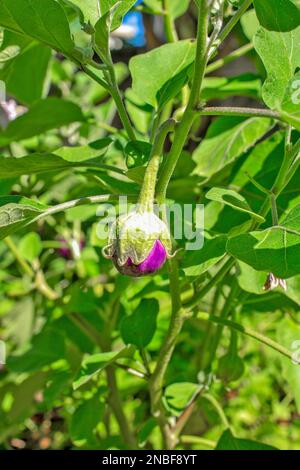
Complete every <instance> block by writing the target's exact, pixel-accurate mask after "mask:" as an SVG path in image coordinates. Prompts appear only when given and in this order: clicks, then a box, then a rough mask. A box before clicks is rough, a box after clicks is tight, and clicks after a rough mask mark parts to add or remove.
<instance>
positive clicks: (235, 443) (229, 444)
mask: <svg viewBox="0 0 300 470" xmlns="http://www.w3.org/2000/svg"><path fill="white" fill-rule="evenodd" d="M215 450H276V448H275V447H272V446H269V445H267V444H263V443H261V442H256V441H250V440H249V439H238V438H237V437H234V435H233V434H232V432H231V431H230V430H229V429H227V430H226V431H224V433H223V434H222V436H221V437H220V440H219V442H218V444H217V447H216V449H215Z"/></svg>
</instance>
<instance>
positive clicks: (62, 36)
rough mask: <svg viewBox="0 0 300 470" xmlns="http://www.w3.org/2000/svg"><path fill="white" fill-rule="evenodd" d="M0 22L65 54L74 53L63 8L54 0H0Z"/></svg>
mask: <svg viewBox="0 0 300 470" xmlns="http://www.w3.org/2000/svg"><path fill="white" fill-rule="evenodd" d="M0 25H1V26H3V27H4V28H7V29H9V30H11V31H14V32H15V33H19V34H25V35H26V36H29V37H32V38H34V39H37V40H38V41H40V42H43V43H44V44H47V45H48V46H50V47H52V48H53V49H56V50H58V51H62V52H63V53H65V54H66V55H72V54H73V53H74V48H75V46H74V43H73V40H72V37H71V32H70V28H69V23H68V20H67V17H66V14H65V11H64V9H63V7H62V6H61V5H60V4H59V3H58V2H56V1H55V0H43V1H42V2H41V0H0Z"/></svg>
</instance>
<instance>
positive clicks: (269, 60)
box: [254, 26, 300, 110]
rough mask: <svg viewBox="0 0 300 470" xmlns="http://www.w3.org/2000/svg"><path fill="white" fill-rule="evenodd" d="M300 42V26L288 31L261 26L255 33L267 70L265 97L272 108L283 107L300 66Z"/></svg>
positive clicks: (256, 47)
mask: <svg viewBox="0 0 300 470" xmlns="http://www.w3.org/2000/svg"><path fill="white" fill-rule="evenodd" d="M299 42H300V26H299V27H298V28H297V29H294V30H293V31H290V32H286V33H278V32H271V31H267V30H266V29H263V28H260V29H259V30H258V32H257V33H256V35H255V38H254V46H255V49H256V51H257V53H258V54H259V55H260V57H261V59H262V61H263V63H264V66H265V68H266V71H267V79H266V81H265V83H264V86H263V99H264V101H265V103H266V104H267V106H269V107H270V108H271V109H278V110H280V109H281V104H282V102H283V100H284V98H285V95H286V90H287V89H288V85H289V83H290V81H291V80H292V78H293V77H294V75H295V72H296V69H297V67H299V64H300V48H299ZM274 57H276V60H274Z"/></svg>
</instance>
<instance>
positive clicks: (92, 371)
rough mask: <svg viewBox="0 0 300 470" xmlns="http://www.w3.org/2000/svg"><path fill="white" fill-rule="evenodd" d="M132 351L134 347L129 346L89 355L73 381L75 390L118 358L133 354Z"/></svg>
mask: <svg viewBox="0 0 300 470" xmlns="http://www.w3.org/2000/svg"><path fill="white" fill-rule="evenodd" d="M132 352H133V348H132V347H130V346H127V347H125V348H123V349H121V350H119V351H110V352H104V353H99V354H93V355H92V356H88V357H87V358H86V359H84V360H83V362H82V364H81V369H80V371H79V372H78V374H77V376H76V378H75V381H74V383H73V387H74V390H77V388H79V387H81V386H82V385H84V384H85V383H87V382H88V381H89V380H91V379H92V378H93V377H95V375H97V374H99V372H101V371H102V370H103V369H105V368H106V367H107V366H109V365H111V364H113V363H114V362H115V361H117V360H118V359H121V358H123V357H128V356H131V355H132Z"/></svg>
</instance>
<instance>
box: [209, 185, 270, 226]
mask: <svg viewBox="0 0 300 470" xmlns="http://www.w3.org/2000/svg"><path fill="white" fill-rule="evenodd" d="M205 197H206V198H207V199H210V200H211V201H217V202H221V203H222V204H226V205H228V206H230V207H233V209H236V210H238V211H241V212H245V213H247V214H248V215H249V216H250V217H252V218H253V219H256V220H258V221H259V222H261V223H262V222H264V220H265V219H264V218H263V217H261V216H260V215H259V214H256V213H255V212H253V210H252V209H251V207H250V206H249V204H248V202H247V201H246V199H245V198H244V197H243V196H242V195H241V194H239V193H237V192H236V191H232V190H231V189H225V188H212V189H210V191H208V193H207V194H206V196H205Z"/></svg>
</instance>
